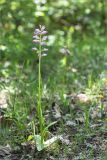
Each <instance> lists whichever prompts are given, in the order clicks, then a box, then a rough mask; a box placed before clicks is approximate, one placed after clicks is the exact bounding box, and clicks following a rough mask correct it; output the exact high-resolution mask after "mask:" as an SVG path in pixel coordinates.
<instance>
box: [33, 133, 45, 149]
mask: <svg viewBox="0 0 107 160" xmlns="http://www.w3.org/2000/svg"><path fill="white" fill-rule="evenodd" d="M34 139H35V141H36V147H37V150H38V151H41V150H43V149H44V142H43V143H41V136H40V135H35V136H34Z"/></svg>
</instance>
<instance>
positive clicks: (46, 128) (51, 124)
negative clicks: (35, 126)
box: [43, 121, 57, 135]
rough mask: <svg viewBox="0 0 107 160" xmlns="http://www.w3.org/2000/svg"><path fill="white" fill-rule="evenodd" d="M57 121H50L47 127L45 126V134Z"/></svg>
mask: <svg viewBox="0 0 107 160" xmlns="http://www.w3.org/2000/svg"><path fill="white" fill-rule="evenodd" d="M56 123H57V121H55V122H52V123H50V124H49V125H48V126H47V127H45V128H44V130H43V135H45V133H46V131H47V130H48V128H49V127H51V126H53V125H54V124H56Z"/></svg>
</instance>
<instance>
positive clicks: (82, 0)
mask: <svg viewBox="0 0 107 160" xmlns="http://www.w3.org/2000/svg"><path fill="white" fill-rule="evenodd" d="M39 24H41V25H45V26H46V29H47V30H48V36H49V37H48V48H49V52H48V56H47V57H46V58H43V71H42V72H43V73H42V74H43V76H44V79H45V77H48V80H49V79H50V80H51V79H52V80H53V79H55V77H56V79H57V80H56V84H58V83H59V84H60V83H63V80H62V79H63V78H62V77H61V75H63V74H64V73H65V72H66V71H67V72H66V76H67V82H68V84H72V83H73V82H75V83H76V85H78V83H79V82H80V81H81V83H83V80H86V78H87V77H88V75H91V74H92V75H93V77H94V78H96V76H99V74H101V73H102V72H103V71H104V70H106V68H107V62H106V59H107V1H106V0H94V1H93V0H54V1H53V0H18V1H15V0H8V1H7V0H0V34H1V38H0V77H1V82H4V79H6V78H7V79H8V80H9V79H11V78H13V79H14V77H16V76H17V77H18V78H19V76H20V78H21V77H22V74H20V72H21V69H22V68H23V69H22V70H23V71H22V72H24V74H25V75H24V77H26V76H28V77H29V78H28V79H30V80H33V79H35V77H36V76H35V72H36V66H37V63H38V62H37V59H38V58H37V56H36V55H35V53H33V52H32V46H33V44H32V35H33V32H34V29H35V28H38V26H39ZM64 46H67V48H68V49H69V50H70V52H71V54H70V56H69V58H68V62H67V63H68V64H67V70H66V71H65V70H64V59H63V55H62V54H61V53H60V50H61V49H62V48H64ZM60 77H61V78H60ZM46 80H47V78H46ZM77 81H78V82H77ZM54 82H55V81H54ZM84 82H85V81H84Z"/></svg>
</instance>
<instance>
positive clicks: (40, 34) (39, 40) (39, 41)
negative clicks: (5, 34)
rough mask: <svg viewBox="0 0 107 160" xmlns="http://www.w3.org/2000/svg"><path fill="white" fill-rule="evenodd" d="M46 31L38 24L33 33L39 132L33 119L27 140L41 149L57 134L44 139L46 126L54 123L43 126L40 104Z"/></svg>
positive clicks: (56, 137) (53, 140) (54, 138)
mask: <svg viewBox="0 0 107 160" xmlns="http://www.w3.org/2000/svg"><path fill="white" fill-rule="evenodd" d="M47 33H48V32H47V31H46V30H45V26H41V25H40V26H39V29H35V31H34V35H33V42H34V43H35V44H36V47H34V48H32V50H33V51H35V52H36V53H37V54H38V57H39V65H38V103H37V113H38V118H39V132H40V134H37V135H36V134H35V121H34V119H33V121H32V126H33V135H29V137H28V141H29V140H31V139H33V140H34V141H35V143H36V146H37V150H38V151H41V150H42V149H44V148H45V147H48V146H49V145H51V144H52V143H54V142H55V141H56V140H57V139H58V138H59V136H55V137H53V138H51V139H49V140H47V141H44V139H45V135H46V133H47V131H48V128H49V127H51V126H52V125H54V124H55V123H56V122H52V123H50V124H49V125H48V126H46V127H45V121H44V116H43V113H42V105H41V97H42V86H41V84H42V78H41V58H42V57H43V56H46V55H47V54H46V52H47V51H48V49H47V48H45V46H46V40H47V38H48V37H47Z"/></svg>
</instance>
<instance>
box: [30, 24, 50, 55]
mask: <svg viewBox="0 0 107 160" xmlns="http://www.w3.org/2000/svg"><path fill="white" fill-rule="evenodd" d="M47 33H48V32H47V31H46V30H45V26H41V25H40V26H39V29H35V32H34V35H33V36H32V38H33V42H34V43H36V45H38V46H39V47H38V48H39V49H37V48H35V47H34V48H32V50H33V51H37V54H38V56H39V57H42V56H46V55H47V54H46V52H47V51H48V49H47V48H44V46H46V40H47V39H48V37H47V36H46V34H47ZM44 52H45V53H44Z"/></svg>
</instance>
